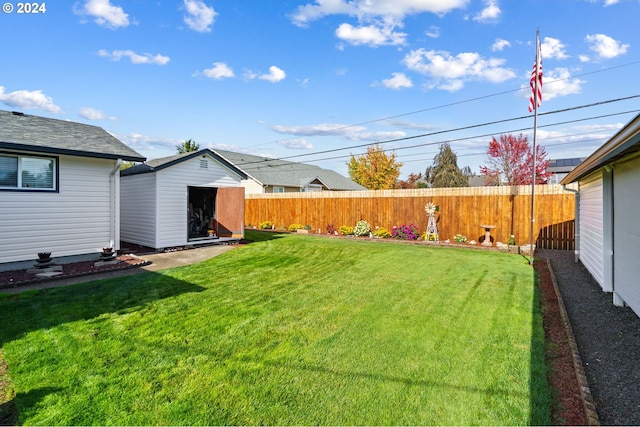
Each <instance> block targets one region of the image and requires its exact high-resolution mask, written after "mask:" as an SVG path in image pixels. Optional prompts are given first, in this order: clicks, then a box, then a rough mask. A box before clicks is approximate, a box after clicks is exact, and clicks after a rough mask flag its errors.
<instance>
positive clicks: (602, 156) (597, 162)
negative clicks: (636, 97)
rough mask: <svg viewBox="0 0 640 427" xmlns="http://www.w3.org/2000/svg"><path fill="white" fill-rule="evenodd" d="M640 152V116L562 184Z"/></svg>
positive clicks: (570, 174)
mask: <svg viewBox="0 0 640 427" xmlns="http://www.w3.org/2000/svg"><path fill="white" fill-rule="evenodd" d="M638 151H640V114H638V115H637V116H635V117H634V118H633V119H632V120H631V121H630V122H629V123H627V124H626V125H625V126H624V127H623V128H622V129H620V130H619V131H618V133H616V134H615V135H613V136H612V137H611V138H610V139H609V140H608V141H607V142H605V143H604V144H603V145H602V146H601V147H600V148H598V149H597V150H596V151H595V152H594V153H593V154H592V155H590V156H589V157H587V158H586V159H585V160H584V161H582V163H580V164H579V165H578V166H576V168H575V169H573V170H572V171H571V172H569V173H568V174H567V176H565V177H564V179H563V180H562V181H560V184H569V183H572V182H574V181H577V180H579V179H580V178H582V177H585V176H587V175H589V174H590V173H591V172H593V171H595V170H597V169H600V168H601V167H603V166H605V165H607V164H609V163H612V162H614V161H616V160H618V159H620V158H622V157H625V156H628V155H630V154H632V153H635V152H638Z"/></svg>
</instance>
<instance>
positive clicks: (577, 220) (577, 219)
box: [562, 181, 580, 264]
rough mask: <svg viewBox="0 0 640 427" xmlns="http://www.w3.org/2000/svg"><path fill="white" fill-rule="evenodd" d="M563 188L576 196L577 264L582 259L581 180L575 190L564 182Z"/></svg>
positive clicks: (575, 237)
mask: <svg viewBox="0 0 640 427" xmlns="http://www.w3.org/2000/svg"><path fill="white" fill-rule="evenodd" d="M562 189H563V190H565V191H570V192H572V193H573V194H575V196H576V201H575V208H574V209H575V217H576V220H575V232H574V233H573V234H574V239H575V242H574V245H575V248H574V262H575V263H576V264H577V263H578V261H580V181H578V189H577V190H574V189H571V188H567V185H566V184H562Z"/></svg>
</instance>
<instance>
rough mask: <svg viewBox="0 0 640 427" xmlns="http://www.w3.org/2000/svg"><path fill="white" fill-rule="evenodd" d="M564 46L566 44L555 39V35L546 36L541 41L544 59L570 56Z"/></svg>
mask: <svg viewBox="0 0 640 427" xmlns="http://www.w3.org/2000/svg"><path fill="white" fill-rule="evenodd" d="M564 48H565V47H564V44H562V42H561V41H560V40H558V39H554V38H553V37H545V38H544V40H543V41H542V43H540V51H541V52H540V53H541V55H542V60H543V61H544V59H545V58H555V59H566V58H568V57H569V56H568V55H567V54H566V53H565V51H564ZM534 59H535V58H534Z"/></svg>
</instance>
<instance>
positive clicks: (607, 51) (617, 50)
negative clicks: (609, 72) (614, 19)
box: [585, 34, 629, 59]
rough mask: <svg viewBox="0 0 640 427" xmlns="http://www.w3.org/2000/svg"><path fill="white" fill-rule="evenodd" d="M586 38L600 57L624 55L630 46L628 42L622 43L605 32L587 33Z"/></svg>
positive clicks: (608, 57)
mask: <svg viewBox="0 0 640 427" xmlns="http://www.w3.org/2000/svg"><path fill="white" fill-rule="evenodd" d="M585 40H586V41H587V43H589V44H590V46H589V49H591V50H592V51H594V52H595V53H596V54H597V55H598V56H599V57H600V58H606V59H610V58H615V57H616V56H620V55H624V54H625V53H627V49H628V48H629V45H628V44H621V43H620V42H618V41H617V40H615V39H613V38H611V37H609V36H607V35H604V34H591V35H587V37H585Z"/></svg>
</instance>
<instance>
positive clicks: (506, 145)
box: [480, 134, 551, 185]
mask: <svg viewBox="0 0 640 427" xmlns="http://www.w3.org/2000/svg"><path fill="white" fill-rule="evenodd" d="M531 151H532V150H531V147H530V146H529V141H528V140H527V137H526V136H524V135H523V134H520V135H518V136H513V135H511V134H508V135H500V140H496V138H495V137H493V138H491V142H490V143H489V147H488V148H487V156H488V157H489V158H488V160H487V165H484V166H480V174H481V175H483V176H484V177H485V183H486V185H529V184H531V178H532V175H533V174H532V169H533V155H532V153H531ZM546 157H547V151H546V150H545V149H544V147H541V146H540V145H537V146H536V184H546V183H547V182H548V180H549V177H550V176H551V172H548V171H547V168H548V167H549V163H550V162H549V160H548V159H547V158H546Z"/></svg>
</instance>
